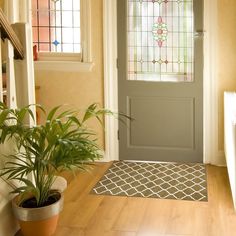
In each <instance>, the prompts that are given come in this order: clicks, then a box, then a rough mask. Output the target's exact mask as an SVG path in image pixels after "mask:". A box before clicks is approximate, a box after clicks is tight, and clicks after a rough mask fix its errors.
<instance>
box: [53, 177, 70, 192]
mask: <svg viewBox="0 0 236 236" xmlns="http://www.w3.org/2000/svg"><path fill="white" fill-rule="evenodd" d="M55 178H56V179H55V181H54V183H53V185H52V189H57V190H59V191H60V192H64V191H65V190H66V188H67V181H66V179H65V178H63V177H61V176H56V177H55Z"/></svg>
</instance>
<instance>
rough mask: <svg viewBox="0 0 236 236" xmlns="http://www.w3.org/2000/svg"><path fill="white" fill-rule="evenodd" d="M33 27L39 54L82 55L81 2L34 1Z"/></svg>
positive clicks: (69, 0)
mask: <svg viewBox="0 0 236 236" xmlns="http://www.w3.org/2000/svg"><path fill="white" fill-rule="evenodd" d="M32 27H33V43H34V45H37V48H38V51H39V52H76V53H80V52H81V42H80V0H32Z"/></svg>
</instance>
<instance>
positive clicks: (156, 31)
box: [152, 16, 168, 47]
mask: <svg viewBox="0 0 236 236" xmlns="http://www.w3.org/2000/svg"><path fill="white" fill-rule="evenodd" d="M152 33H153V37H154V39H155V40H156V41H157V43H158V46H159V47H161V46H162V44H163V42H164V41H166V39H167V33H168V29H167V25H166V24H165V23H164V22H163V21H162V17H161V16H159V17H158V20H157V23H154V25H153V27H152Z"/></svg>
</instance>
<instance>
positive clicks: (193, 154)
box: [117, 0, 203, 162]
mask: <svg viewBox="0 0 236 236" xmlns="http://www.w3.org/2000/svg"><path fill="white" fill-rule="evenodd" d="M117 4H118V5H117V7H118V12H117V13H118V14H117V15H118V19H117V20H118V25H117V27H118V97H119V100H118V101H119V110H120V111H121V112H124V113H126V114H128V115H130V116H131V117H132V118H133V119H134V120H133V121H127V125H124V124H122V123H120V124H119V158H120V159H121V160H124V159H125V160H146V161H167V162H202V161H203V37H202V33H201V32H202V29H203V1H202V0H183V1H179V0H168V1H165V0H154V1H147V0H132V1H131V0H118V1H117Z"/></svg>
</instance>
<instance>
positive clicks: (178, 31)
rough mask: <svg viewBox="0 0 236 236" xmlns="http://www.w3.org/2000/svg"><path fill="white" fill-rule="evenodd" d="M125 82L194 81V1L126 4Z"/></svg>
mask: <svg viewBox="0 0 236 236" xmlns="http://www.w3.org/2000/svg"><path fill="white" fill-rule="evenodd" d="M127 17H128V21H127V22H128V79H129V80H148V81H186V82H191V81H193V70H194V45H193V31H194V20H193V0H129V1H128V14H127Z"/></svg>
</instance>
